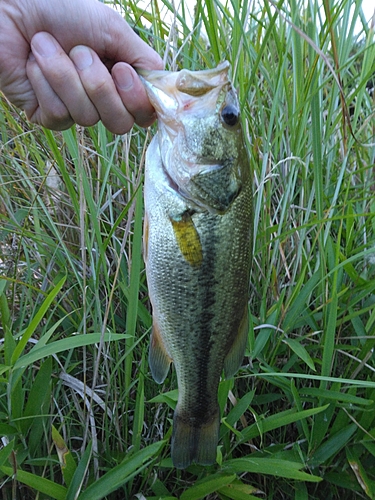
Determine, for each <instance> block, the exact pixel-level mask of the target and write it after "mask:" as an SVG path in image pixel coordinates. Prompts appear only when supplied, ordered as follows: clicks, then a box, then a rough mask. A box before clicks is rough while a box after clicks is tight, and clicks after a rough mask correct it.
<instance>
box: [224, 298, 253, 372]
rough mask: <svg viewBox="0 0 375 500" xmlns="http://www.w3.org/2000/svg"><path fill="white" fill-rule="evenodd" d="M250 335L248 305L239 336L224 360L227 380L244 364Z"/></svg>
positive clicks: (239, 329)
mask: <svg viewBox="0 0 375 500" xmlns="http://www.w3.org/2000/svg"><path fill="white" fill-rule="evenodd" d="M248 333H249V312H248V308H247V305H246V307H245V311H244V314H243V316H242V319H241V323H240V326H239V328H238V333H237V336H236V338H235V339H234V342H233V344H232V347H231V348H230V351H229V352H228V354H227V355H226V357H225V360H224V372H225V376H226V377H227V378H230V377H233V376H234V375H235V374H236V373H237V371H238V369H239V368H240V366H241V364H242V360H243V357H244V355H245V349H246V344H247V338H248Z"/></svg>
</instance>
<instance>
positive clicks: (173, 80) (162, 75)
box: [137, 61, 230, 120]
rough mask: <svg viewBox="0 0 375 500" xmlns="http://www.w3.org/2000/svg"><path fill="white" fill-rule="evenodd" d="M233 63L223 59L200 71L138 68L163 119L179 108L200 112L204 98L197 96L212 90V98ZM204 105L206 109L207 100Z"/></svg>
mask: <svg viewBox="0 0 375 500" xmlns="http://www.w3.org/2000/svg"><path fill="white" fill-rule="evenodd" d="M229 69H230V63H229V62H228V61H224V62H222V63H221V64H219V65H218V66H217V67H216V68H212V69H205V70H201V71H189V70H187V69H182V70H181V71H175V72H173V71H172V72H171V71H163V70H159V71H155V70H142V69H140V70H137V72H138V74H139V76H140V78H141V80H142V82H143V84H144V86H145V89H146V92H147V95H148V97H149V99H150V102H151V104H152V105H153V106H154V108H155V110H156V112H157V113H158V115H159V116H160V118H162V119H163V120H168V115H170V117H172V116H174V114H175V113H176V111H178V110H183V111H184V112H185V113H186V112H189V111H190V110H191V112H192V113H194V114H197V112H198V113H199V107H201V105H202V104H201V103H202V101H201V100H199V99H198V98H200V97H202V96H204V95H206V94H210V93H211V92H212V91H214V92H213V94H214V95H213V98H214V99H212V102H216V99H215V97H216V96H217V94H218V93H219V92H220V90H221V89H222V87H223V86H224V85H226V84H228V83H229V77H228V72H229ZM204 108H206V109H207V103H206V106H204Z"/></svg>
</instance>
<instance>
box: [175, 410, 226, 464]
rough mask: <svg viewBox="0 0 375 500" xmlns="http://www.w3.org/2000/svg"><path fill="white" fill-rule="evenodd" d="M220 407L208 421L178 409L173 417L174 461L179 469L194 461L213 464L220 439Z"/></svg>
mask: <svg viewBox="0 0 375 500" xmlns="http://www.w3.org/2000/svg"><path fill="white" fill-rule="evenodd" d="M219 428H220V411H219V407H218V408H217V412H216V413H215V415H214V416H213V417H211V418H210V419H209V420H208V421H207V422H204V423H202V422H197V419H195V418H189V416H186V417H185V415H180V414H179V412H178V409H176V411H175V414H174V417H173V434H172V451H171V454H172V462H173V465H174V467H176V468H177V469H186V467H188V466H189V465H190V464H191V463H192V462H195V463H197V464H200V465H212V464H213V463H215V460H216V448H217V443H218V440H219Z"/></svg>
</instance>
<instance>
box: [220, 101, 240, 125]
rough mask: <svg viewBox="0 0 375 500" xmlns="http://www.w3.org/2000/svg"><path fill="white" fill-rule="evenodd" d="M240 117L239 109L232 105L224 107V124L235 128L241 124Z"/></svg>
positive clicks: (222, 116)
mask: <svg viewBox="0 0 375 500" xmlns="http://www.w3.org/2000/svg"><path fill="white" fill-rule="evenodd" d="M239 118H240V115H239V113H238V109H237V108H236V107H235V106H233V105H232V104H228V105H227V106H224V108H223V109H222V110H221V119H222V120H223V122H224V123H225V124H226V125H228V126H229V127H234V125H237V123H238V122H239Z"/></svg>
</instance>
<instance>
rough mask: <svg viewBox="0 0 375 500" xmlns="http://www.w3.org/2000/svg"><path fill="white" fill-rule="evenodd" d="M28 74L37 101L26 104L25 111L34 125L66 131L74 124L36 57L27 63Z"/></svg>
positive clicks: (31, 56) (32, 57)
mask: <svg viewBox="0 0 375 500" xmlns="http://www.w3.org/2000/svg"><path fill="white" fill-rule="evenodd" d="M26 74H27V77H28V79H29V82H30V83H31V86H32V87H33V90H34V94H35V97H36V99H33V100H30V101H28V102H27V104H25V106H24V110H25V113H26V116H27V118H28V119H29V120H30V121H31V122H32V123H37V124H38V125H43V126H44V127H47V128H51V129H53V130H66V129H67V128H69V127H70V126H71V125H72V124H73V123H74V121H73V119H72V117H71V116H70V114H69V111H68V109H67V108H66V106H65V104H64V103H63V102H62V101H61V99H60V98H59V97H58V95H57V94H56V93H55V91H54V90H53V89H52V87H51V85H50V84H49V83H48V81H47V80H46V78H45V76H44V75H43V73H42V71H41V69H40V67H39V66H38V63H37V62H36V59H35V57H34V56H33V55H32V54H31V55H30V57H29V59H28V61H27V63H26Z"/></svg>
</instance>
